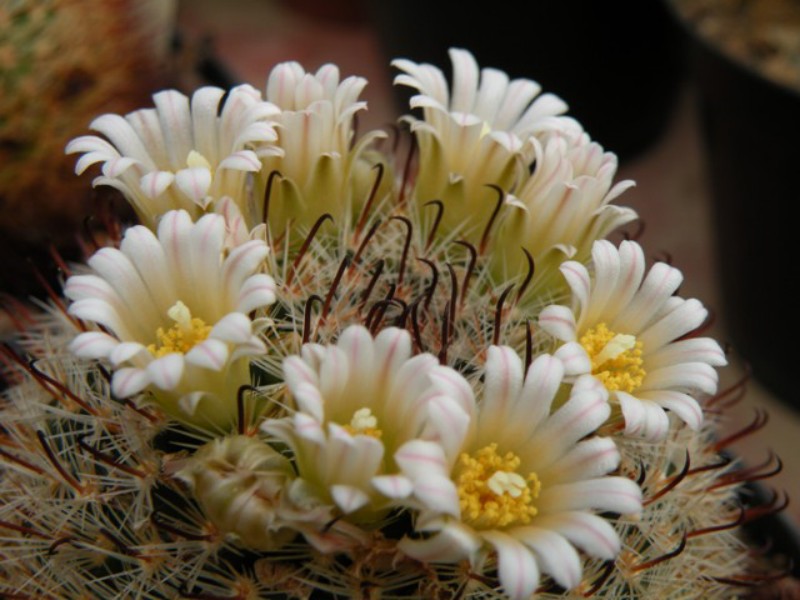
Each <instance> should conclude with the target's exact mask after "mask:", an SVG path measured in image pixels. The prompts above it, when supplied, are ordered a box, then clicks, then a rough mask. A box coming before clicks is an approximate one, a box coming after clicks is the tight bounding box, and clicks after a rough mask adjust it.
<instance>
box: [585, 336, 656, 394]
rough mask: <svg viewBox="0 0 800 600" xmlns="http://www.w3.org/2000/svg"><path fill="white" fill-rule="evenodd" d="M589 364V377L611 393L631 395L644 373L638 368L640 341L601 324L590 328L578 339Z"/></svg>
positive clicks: (641, 360) (642, 379) (640, 382)
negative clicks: (587, 356) (597, 380)
mask: <svg viewBox="0 0 800 600" xmlns="http://www.w3.org/2000/svg"><path fill="white" fill-rule="evenodd" d="M581 346H583V347H584V349H585V350H586V352H587V353H588V354H589V358H590V359H591V361H592V375H594V376H595V377H597V378H598V379H599V380H600V381H602V382H603V385H605V386H606V389H607V390H609V391H612V392H616V391H618V390H621V391H623V392H628V393H631V392H634V391H636V390H637V389H638V388H639V386H641V385H642V381H644V376H645V375H646V374H647V373H646V372H645V370H644V368H643V367H642V365H643V364H644V360H643V359H642V342H640V341H639V340H637V339H636V338H635V337H634V336H632V335H626V334H622V333H615V332H613V331H612V330H610V329H609V328H608V327H607V326H606V324H605V323H599V324H598V325H597V326H596V327H592V328H591V329H589V331H587V332H586V333H585V334H584V335H583V337H581Z"/></svg>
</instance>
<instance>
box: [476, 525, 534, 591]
mask: <svg viewBox="0 0 800 600" xmlns="http://www.w3.org/2000/svg"><path fill="white" fill-rule="evenodd" d="M482 534H483V537H484V538H485V539H486V541H488V542H489V543H490V544H492V546H494V548H495V550H497V563H498V564H497V573H498V575H499V578H500V583H501V584H502V586H503V589H504V590H505V592H506V594H507V595H508V596H509V597H510V598H513V599H514V600H528V599H529V598H530V596H531V594H533V592H534V591H535V590H536V587H537V586H538V585H539V567H538V565H537V564H536V559H535V558H534V557H533V554H532V553H531V551H530V550H528V548H526V547H525V546H524V545H522V544H520V543H519V542H518V541H516V540H515V539H514V538H512V537H511V536H509V535H506V534H505V533H502V532H500V531H495V530H489V531H484V532H482Z"/></svg>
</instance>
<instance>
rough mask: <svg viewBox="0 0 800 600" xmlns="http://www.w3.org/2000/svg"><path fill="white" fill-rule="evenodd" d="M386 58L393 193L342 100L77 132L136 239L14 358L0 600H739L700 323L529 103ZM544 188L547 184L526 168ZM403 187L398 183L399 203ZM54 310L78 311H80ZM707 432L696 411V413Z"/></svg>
mask: <svg viewBox="0 0 800 600" xmlns="http://www.w3.org/2000/svg"><path fill="white" fill-rule="evenodd" d="M451 56H452V58H453V61H454V67H455V68H454V72H455V75H454V82H453V88H452V90H448V87H447V83H446V81H445V79H444V77H443V76H442V74H441V72H439V70H438V69H436V68H435V67H432V66H430V65H417V64H414V63H412V62H410V61H408V60H399V61H396V62H395V63H394V64H395V66H397V67H398V68H399V69H400V70H401V71H402V74H400V75H399V76H398V78H397V82H398V83H400V84H403V85H409V86H412V87H414V88H416V89H417V90H418V91H419V95H417V96H415V97H414V99H412V106H413V107H421V108H422V109H423V114H422V116H421V117H420V118H412V117H404V118H403V121H404V122H405V123H408V124H410V133H409V135H410V136H413V138H414V140H415V143H416V144H417V148H418V152H419V155H418V157H417V160H416V161H415V162H413V163H412V164H413V165H414V166H413V168H411V169H406V168H404V167H398V165H397V164H396V161H398V162H400V161H402V160H405V158H402V159H401V158H398V157H397V156H395V155H394V153H392V152H388V153H387V152H385V151H383V150H381V149H380V148H379V147H376V146H374V145H373V142H375V141H376V140H378V139H379V138H380V137H382V134H381V133H379V132H378V133H376V132H373V133H368V134H366V135H365V137H364V138H362V139H355V133H354V131H353V115H354V114H355V113H356V112H357V111H359V110H361V109H362V108H364V103H363V102H361V101H358V100H357V98H358V95H359V93H360V91H361V89H362V87H363V85H364V83H365V82H364V81H363V80H361V79H359V78H347V79H344V80H341V81H340V77H339V72H338V69H336V67H333V66H331V65H327V66H324V67H322V68H321V69H320V70H319V71H317V72H316V74H313V75H312V74H310V73H306V72H305V71H304V69H303V68H302V67H300V66H299V65H297V64H296V63H288V64H284V65H279V66H278V67H276V69H275V70H274V71H273V73H272V75H271V76H270V77H269V80H268V84H267V89H266V93H265V98H266V99H265V100H262V99H261V93H260V92H258V91H257V90H255V89H254V88H250V87H249V86H245V87H239V88H236V89H235V90H233V91H232V92H231V94H230V95H229V96H228V98H227V100H226V101H225V103H224V106H223V108H222V110H221V112H220V113H219V115H218V114H217V107H218V106H219V105H220V99H221V97H222V94H221V92H220V91H218V90H212V89H209V88H206V89H204V90H200V91H198V92H196V93H195V95H194V96H193V97H192V101H191V105H190V103H189V100H188V98H186V97H185V96H182V95H180V94H178V93H177V92H162V93H161V94H159V95H157V97H156V106H157V108H156V109H155V110H149V111H140V112H137V113H132V114H131V115H129V116H128V117H127V118H126V119H123V118H122V117H118V116H114V115H105V116H102V117H99V118H98V120H96V121H95V129H97V131H98V132H99V133H100V134H102V135H104V136H105V137H106V138H107V139H103V138H101V137H97V136H92V137H83V138H78V139H77V140H76V141H73V142H72V143H71V144H70V145H69V146H68V151H69V152H77V153H82V156H81V157H80V158H79V159H78V170H83V169H85V168H89V167H90V165H91V164H93V163H96V162H102V163H103V165H102V171H103V174H102V176H101V177H100V179H98V180H97V181H96V183H98V184H107V185H112V186H114V187H117V188H118V189H119V190H121V191H122V193H123V194H124V195H125V196H126V198H127V199H128V200H129V201H130V202H131V203H132V205H133V206H134V207H135V209H136V211H137V213H138V214H139V216H140V217H141V220H142V223H141V224H139V225H135V226H132V227H130V228H129V229H127V231H126V232H125V234H124V236H123V237H122V238H121V240H119V241H114V240H113V238H112V241H110V242H109V246H108V247H105V248H100V249H98V250H97V252H96V253H95V254H94V255H93V256H91V257H89V258H88V267H81V266H76V267H74V271H75V273H74V274H71V275H70V276H69V278H68V279H67V281H66V286H65V295H66V297H67V300H66V301H62V300H58V302H54V303H53V305H52V306H50V307H49V308H48V309H47V310H46V311H44V312H42V313H40V314H35V315H34V314H30V315H29V316H27V317H26V318H25V319H24V323H23V322H21V323H20V329H21V334H20V337H19V342H18V344H17V346H15V347H12V346H9V347H7V348H6V350H5V357H6V359H7V360H6V363H7V369H6V376H7V379H8V380H9V383H10V385H9V388H8V390H7V391H6V392H5V394H4V396H3V400H2V406H1V407H0V410H2V422H3V427H2V431H0V460H2V469H3V478H2V480H1V482H0V529H2V530H3V537H2V541H0V551H2V554H3V556H4V560H3V561H2V563H0V574H2V577H0V593H2V594H4V595H7V596H10V597H24V598H78V597H93V598H96V597H102V598H132V597H142V598H262V597H263V598H271V597H286V598H312V597H313V598H318V597H365V598H366V597H368V598H378V597H380V598H384V597H385V598H395V597H418V598H513V599H515V600H522V599H526V598H531V597H534V596H535V597H542V598H577V597H581V598H587V597H593V596H596V597H619V598H639V597H641V598H645V597H647V598H667V597H669V598H672V597H703V598H705V597H727V596H729V595H731V594H732V593H733V592H732V589H733V586H736V585H738V584H747V583H749V582H752V581H755V580H756V579H757V575H754V574H753V569H754V568H755V567H754V565H753V564H752V563H751V559H750V554H749V553H748V549H747V546H746V545H745V543H744V542H743V541H742V538H741V537H740V535H739V531H738V528H739V526H740V525H742V524H743V523H745V522H747V521H749V520H752V519H753V518H755V517H757V516H759V515H760V514H764V513H765V512H768V511H770V510H773V509H775V508H777V507H776V506H767V507H756V508H748V507H744V506H742V505H741V501H740V498H739V495H738V489H739V485H740V484H741V482H742V481H744V480H746V479H747V478H748V477H750V476H753V475H754V473H753V472H752V471H745V470H741V469H740V468H739V467H738V466H737V465H736V463H735V462H732V461H731V460H729V459H727V458H726V457H724V456H723V455H722V454H721V451H722V450H723V449H724V447H725V445H726V443H727V441H726V440H717V439H716V437H715V436H716V431H717V427H718V424H719V421H720V419H721V418H722V413H723V411H722V410H721V408H722V404H723V402H722V401H721V396H720V394H719V393H718V390H717V373H716V371H715V367H719V366H722V365H724V364H725V363H726V361H725V355H724V353H723V352H722V351H721V349H720V347H719V345H718V344H717V343H716V342H715V341H714V340H712V339H710V338H706V337H699V334H698V329H699V327H700V325H701V324H702V322H703V321H704V320H705V317H706V310H705V309H704V308H703V306H702V305H701V304H700V302H699V301H697V300H692V299H690V300H684V299H682V298H680V297H678V296H676V295H675V291H676V289H677V287H678V285H679V284H680V281H681V279H682V276H681V274H680V272H679V271H678V270H677V269H676V268H674V267H671V266H668V265H666V264H662V263H656V264H655V265H652V266H651V267H650V268H649V269H648V268H647V266H646V264H645V259H644V253H643V251H642V248H641V247H640V246H639V245H638V244H637V243H636V242H634V241H625V242H622V243H621V244H615V243H613V242H611V241H608V240H606V239H604V238H605V237H606V236H608V235H609V234H610V233H611V232H612V231H613V230H614V229H615V228H617V227H619V226H620V225H622V224H624V223H627V222H629V221H631V220H632V219H634V218H635V216H636V215H635V213H634V212H633V211H632V210H631V209H630V208H625V207H620V206H617V205H615V204H612V201H616V200H617V198H618V197H619V195H620V194H621V193H622V192H623V191H624V189H625V188H626V187H628V186H629V185H630V184H629V182H621V183H616V184H615V183H614V181H613V178H614V173H615V169H616V158H615V157H614V155H613V154H610V153H607V152H605V151H603V149H602V148H601V147H600V146H599V145H598V144H597V143H596V142H593V141H592V140H591V139H590V138H589V136H588V134H587V133H585V132H584V131H582V129H581V127H580V125H579V124H578V123H577V122H575V121H574V120H572V119H571V118H569V117H566V116H564V114H563V113H564V111H565V110H566V105H565V104H564V103H563V102H562V101H561V100H559V99H558V98H556V97H555V96H553V95H550V94H543V95H542V94H539V91H540V90H539V86H538V85H536V84H535V83H534V82H531V81H527V80H516V81H512V82H509V80H508V78H507V77H506V76H505V74H503V73H501V72H500V71H497V70H492V69H484V70H483V71H482V72H479V70H478V67H477V65H476V64H475V61H474V59H473V58H472V56H471V55H470V54H469V53H468V52H466V51H464V50H454V51H453V52H452V54H451ZM534 162H535V168H534V169H531V166H532V165H533V164H534ZM395 174H400V175H395ZM70 301H71V303H70ZM709 409H713V410H709Z"/></svg>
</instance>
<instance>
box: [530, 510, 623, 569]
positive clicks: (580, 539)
mask: <svg viewBox="0 0 800 600" xmlns="http://www.w3.org/2000/svg"><path fill="white" fill-rule="evenodd" d="M536 525H537V526H538V527H541V528H543V529H550V530H553V531H556V532H558V533H559V534H561V535H563V536H564V537H565V538H567V539H568V540H569V541H570V542H572V543H573V544H575V545H576V546H578V547H579V548H581V549H582V550H584V551H585V552H586V553H588V554H590V555H592V556H596V557H597V558H602V559H604V560H613V559H615V558H616V557H617V555H618V554H619V552H620V549H621V545H620V541H619V536H618V535H617V532H616V531H614V528H613V527H612V526H611V525H610V524H609V523H608V521H606V520H605V519H603V518H602V517H598V516H597V515H593V514H591V513H587V512H577V511H575V512H573V511H565V512H560V513H555V514H551V515H537V517H536Z"/></svg>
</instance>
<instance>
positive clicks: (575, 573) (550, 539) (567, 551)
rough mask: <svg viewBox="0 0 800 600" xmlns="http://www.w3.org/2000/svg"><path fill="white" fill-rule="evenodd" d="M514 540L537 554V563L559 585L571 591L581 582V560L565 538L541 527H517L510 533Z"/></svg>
mask: <svg viewBox="0 0 800 600" xmlns="http://www.w3.org/2000/svg"><path fill="white" fill-rule="evenodd" d="M509 533H510V534H511V535H512V536H513V537H514V539H516V540H518V541H520V542H522V543H523V544H525V545H526V546H528V547H529V548H530V549H531V550H533V551H534V552H535V553H536V562H537V563H538V564H539V566H540V567H541V570H542V571H544V572H545V573H549V574H550V575H551V576H552V577H553V579H554V580H555V581H556V583H557V584H558V585H560V586H561V587H563V588H564V589H567V590H571V589H572V588H574V587H575V586H577V585H578V584H579V583H580V582H581V575H582V572H583V569H582V565H581V559H580V557H579V556H578V553H577V552H576V551H575V548H574V547H573V546H572V544H570V543H569V542H568V541H567V540H566V539H565V538H564V537H563V536H561V535H560V534H558V533H556V532H555V531H553V530H551V529H542V528H541V527H517V528H514V529H512V530H510V531H509Z"/></svg>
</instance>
